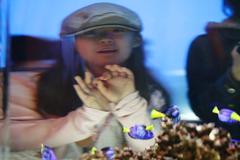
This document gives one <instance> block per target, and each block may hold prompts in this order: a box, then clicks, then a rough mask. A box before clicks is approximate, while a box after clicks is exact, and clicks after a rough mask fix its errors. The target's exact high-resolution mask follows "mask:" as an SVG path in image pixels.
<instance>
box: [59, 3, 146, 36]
mask: <svg viewBox="0 0 240 160" xmlns="http://www.w3.org/2000/svg"><path fill="white" fill-rule="evenodd" d="M104 27H121V28H125V29H128V30H131V31H137V32H140V31H141V30H142V23H141V20H140V18H139V16H138V15H137V14H136V13H135V12H133V11H131V10H129V9H127V8H126V7H123V6H120V5H117V4H112V3H95V4H92V5H88V6H86V7H84V8H81V9H79V10H77V11H75V12H73V13H72V14H70V15H69V16H67V17H66V18H65V19H64V20H63V22H62V26H61V32H60V36H74V35H78V34H82V33H84V32H88V31H91V30H94V29H98V28H104Z"/></svg>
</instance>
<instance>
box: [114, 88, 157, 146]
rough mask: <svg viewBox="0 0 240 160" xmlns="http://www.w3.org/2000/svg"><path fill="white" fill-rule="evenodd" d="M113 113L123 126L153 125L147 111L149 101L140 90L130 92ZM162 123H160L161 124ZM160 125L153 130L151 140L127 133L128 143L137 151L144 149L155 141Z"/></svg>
mask: <svg viewBox="0 0 240 160" xmlns="http://www.w3.org/2000/svg"><path fill="white" fill-rule="evenodd" d="M113 113H114V115H115V116H116V117H117V119H118V120H119V122H120V123H121V124H122V126H123V127H127V128H130V127H132V126H135V125H136V124H139V125H146V126H148V125H152V122H151V120H150V116H149V114H148V112H147V101H146V100H145V99H144V98H142V97H141V96H139V94H138V91H136V92H134V93H131V94H129V95H128V96H126V97H125V98H123V99H122V100H121V101H120V102H119V103H118V104H117V105H116V106H115V107H114V108H113ZM159 125H160V124H159ZM157 128H158V127H155V129H154V130H153V132H154V138H152V139H149V140H138V139H133V138H131V137H130V136H129V135H128V134H127V133H126V135H125V137H126V141H127V145H128V146H129V147H131V148H132V149H133V150H135V151H143V150H145V149H146V148H148V147H150V146H152V145H153V144H154V143H155V137H156V136H157V133H158V131H157V130H156V129H157Z"/></svg>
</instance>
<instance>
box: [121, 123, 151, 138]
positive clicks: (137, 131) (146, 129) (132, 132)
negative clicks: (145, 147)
mask: <svg viewBox="0 0 240 160" xmlns="http://www.w3.org/2000/svg"><path fill="white" fill-rule="evenodd" d="M153 129H154V127H153V125H149V126H145V125H135V126H132V127H130V129H129V128H126V127H124V128H123V132H124V133H128V135H129V136H130V137H132V138H134V139H142V140H146V139H152V138H153V137H154V134H153V132H152V130H153Z"/></svg>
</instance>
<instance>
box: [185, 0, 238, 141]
mask: <svg viewBox="0 0 240 160" xmlns="http://www.w3.org/2000/svg"><path fill="white" fill-rule="evenodd" d="M223 12H224V14H226V16H227V18H226V19H225V20H223V22H219V23H217V22H209V23H208V25H207V26H206V32H207V33H206V34H204V35H200V36H198V37H197V38H195V39H194V41H193V42H192V43H191V46H190V48H189V52H188V59H187V68H186V69H187V80H188V87H189V88H188V97H189V101H190V104H191V107H192V109H193V111H194V113H195V114H196V115H197V116H198V117H199V118H200V119H201V120H203V121H204V122H215V124H216V125H218V126H221V127H224V128H226V129H227V130H228V131H230V133H231V136H232V138H233V139H240V122H239V121H238V120H236V119H235V120H233V119H232V117H231V114H232V113H234V114H240V53H239V52H240V48H239V46H240V1H239V0H223ZM214 107H217V108H218V110H219V113H218V112H217V113H218V114H214V113H213V108H214Z"/></svg>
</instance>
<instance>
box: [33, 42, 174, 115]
mask: <svg viewBox="0 0 240 160" xmlns="http://www.w3.org/2000/svg"><path fill="white" fill-rule="evenodd" d="M142 46H143V45H141V46H139V47H137V48H134V49H133V52H132V54H131V55H130V57H129V58H128V60H127V61H126V67H127V68H129V69H130V70H131V71H132V72H133V74H134V76H135V85H136V89H137V90H138V91H139V93H140V95H141V96H143V97H144V98H146V99H147V100H149V98H150V94H151V93H152V92H153V91H154V90H156V89H157V90H160V91H161V92H162V93H163V97H164V98H166V105H168V104H169V101H170V100H169V96H168V93H167V91H166V90H165V89H164V88H163V87H162V86H161V84H160V83H159V82H158V81H157V80H155V78H154V77H153V76H152V75H151V74H150V73H149V72H148V70H147V69H146V67H145V65H144V59H145V58H144V56H145V55H144V49H143V47H142ZM77 56H78V55H77ZM78 57H79V56H78ZM76 63H77V65H76V68H77V70H76V71H74V72H72V71H70V69H69V68H68V67H67V65H63V59H60V60H59V63H58V64H57V65H56V66H55V67H54V68H52V69H50V70H49V71H47V72H45V73H43V74H42V75H41V77H40V79H39V82H38V87H37V106H38V109H39V112H40V113H42V114H43V115H48V114H49V115H57V116H64V115H66V114H68V113H69V112H70V111H73V110H75V109H76V108H78V107H80V106H82V101H81V100H80V99H79V97H78V96H77V94H76V93H75V90H74V88H73V83H75V82H74V80H73V77H74V74H75V75H76V74H78V75H80V76H81V77H83V76H84V75H83V69H82V65H81V59H79V60H78V62H76ZM70 72H72V73H70Z"/></svg>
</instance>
